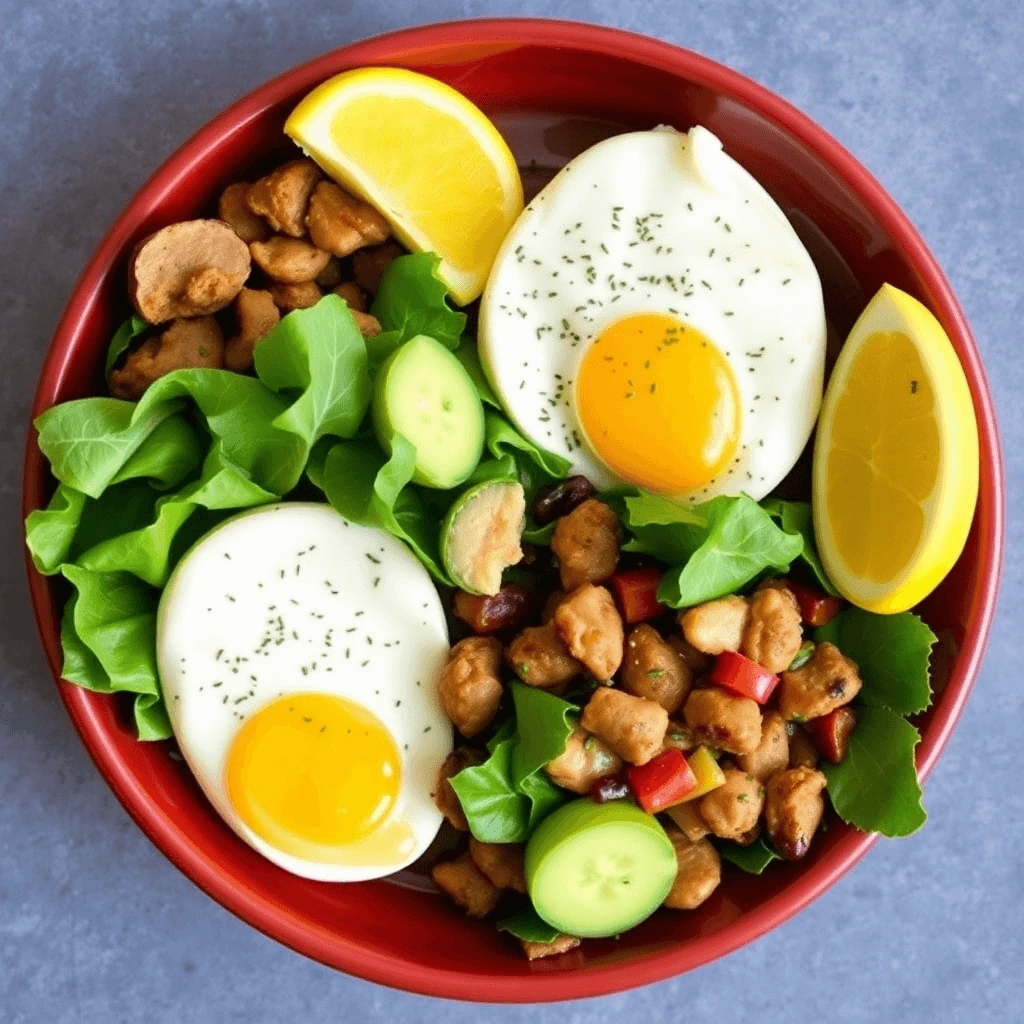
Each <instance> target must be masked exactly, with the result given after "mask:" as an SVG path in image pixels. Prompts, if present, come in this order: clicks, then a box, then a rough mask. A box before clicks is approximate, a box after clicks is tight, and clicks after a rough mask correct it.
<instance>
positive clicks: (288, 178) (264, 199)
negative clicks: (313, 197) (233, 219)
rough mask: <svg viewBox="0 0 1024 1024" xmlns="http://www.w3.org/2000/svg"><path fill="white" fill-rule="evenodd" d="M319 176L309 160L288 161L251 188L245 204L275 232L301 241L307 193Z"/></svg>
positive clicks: (320, 175) (304, 227) (307, 200)
mask: <svg viewBox="0 0 1024 1024" xmlns="http://www.w3.org/2000/svg"><path fill="white" fill-rule="evenodd" d="M322 177H323V175H322V174H321V173H320V168H319V167H317V165H316V164H315V163H313V161H312V160H289V161H288V163H286V164H282V165H281V166H280V167H278V168H277V169H276V170H273V171H271V172H270V174H268V175H266V177H263V178H260V180H259V181H257V182H256V184H255V185H252V186H251V187H250V188H249V194H248V195H247V196H246V202H247V203H248V204H249V209H250V210H251V211H252V212H253V213H255V214H258V215H259V216H261V217H263V218H264V219H265V220H266V222H267V223H268V224H269V225H270V226H271V227H272V228H273V229H274V230H275V231H283V232H284V233H285V234H286V235H291V236H292V237H293V238H301V237H302V236H303V235H304V234H305V233H306V225H305V219H306V205H307V203H308V202H309V196H310V193H311V192H312V191H313V187H314V186H315V185H316V183H317V182H318V181H319V180H320V179H321V178H322ZM313 276H314V277H315V276H316V275H315V274H314V275H313ZM310 280H312V278H311V279H310Z"/></svg>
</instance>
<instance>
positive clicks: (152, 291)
mask: <svg viewBox="0 0 1024 1024" xmlns="http://www.w3.org/2000/svg"><path fill="white" fill-rule="evenodd" d="M249 267H250V263H249V250H248V249H247V248H246V245H245V242H243V241H242V240H241V239H240V238H239V237H238V235H236V234H235V233H234V231H232V230H231V228H230V227H228V225H227V224H225V223H224V221H222V220H187V221H182V222H181V223H179V224H170V225H168V226H167V227H165V228H162V229H161V230H160V231H157V232H156V233H155V234H152V235H150V236H149V237H148V238H145V239H143V240H142V241H141V242H140V243H139V244H138V245H137V246H136V247H135V251H134V252H133V253H132V257H131V260H130V262H129V265H128V295H129V297H130V298H131V301H132V305H134V306H135V309H136V310H137V312H138V314H139V316H141V317H142V318H143V319H144V320H147V321H148V322H149V323H151V324H160V323H163V322H164V321H166V320H174V319H176V318H178V317H196V316H205V315H207V314H209V313H216V312H217V311H218V310H220V309H223V308H224V307H225V306H227V305H228V304H229V303H230V302H231V300H232V299H233V298H234V297H235V296H236V295H237V294H238V293H239V291H241V289H242V285H243V284H245V281H246V278H247V277H248V276H249Z"/></svg>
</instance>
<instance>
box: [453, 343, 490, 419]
mask: <svg viewBox="0 0 1024 1024" xmlns="http://www.w3.org/2000/svg"><path fill="white" fill-rule="evenodd" d="M455 357H456V358H457V359H458V360H459V362H460V363H462V367H463V369H464V370H465V371H466V373H468V374H469V379H470V380H471V381H472V382H473V387H475V388H476V393H477V394H478V395H479V396H480V401H481V402H483V403H484V405H489V406H490V407H491V408H492V409H497V410H498V411H499V412H501V402H499V401H498V396H497V395H495V393H494V390H493V389H492V388H491V385H490V382H489V381H488V380H487V375H486V374H485V373H484V368H483V366H482V365H481V363H480V352H479V350H478V349H477V345H476V342H475V341H473V340H471V339H470V338H463V339H462V343H461V344H460V345H459V347H458V348H457V349H456V350H455Z"/></svg>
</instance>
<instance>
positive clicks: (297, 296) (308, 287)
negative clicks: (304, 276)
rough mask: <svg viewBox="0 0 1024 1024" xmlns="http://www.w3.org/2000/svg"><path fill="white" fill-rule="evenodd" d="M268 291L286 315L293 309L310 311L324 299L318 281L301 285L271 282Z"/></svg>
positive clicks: (303, 282) (304, 282)
mask: <svg viewBox="0 0 1024 1024" xmlns="http://www.w3.org/2000/svg"><path fill="white" fill-rule="evenodd" d="M268 290H269V291H270V294H271V295H272V296H273V297H274V302H275V303H276V304H277V306H278V307H279V308H280V309H283V310H284V311H285V312H286V313H287V312H288V311H289V310H292V309H309V307H310V306H315V305H316V304H317V303H318V302H319V301H320V300H321V299H322V298H323V297H324V293H323V292H322V291H320V286H319V285H318V284H317V283H316V281H302V282H300V283H299V284H284V283H283V282H281V281H271V282H270V287H269V289H268Z"/></svg>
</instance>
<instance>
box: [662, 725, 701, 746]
mask: <svg viewBox="0 0 1024 1024" xmlns="http://www.w3.org/2000/svg"><path fill="white" fill-rule="evenodd" d="M699 746H700V743H699V742H698V741H697V737H696V736H695V735H694V732H693V730H692V729H691V728H690V727H689V726H688V725H687V724H686V723H685V722H677V721H675V720H674V719H673V720H671V721H670V722H669V723H668V731H667V732H666V733H665V749H666V750H669V749H671V748H673V747H674V748H675V749H676V750H681V751H682V752H683V753H684V754H688V753H689V752H690V751H691V750H696V749H697V747H699Z"/></svg>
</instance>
